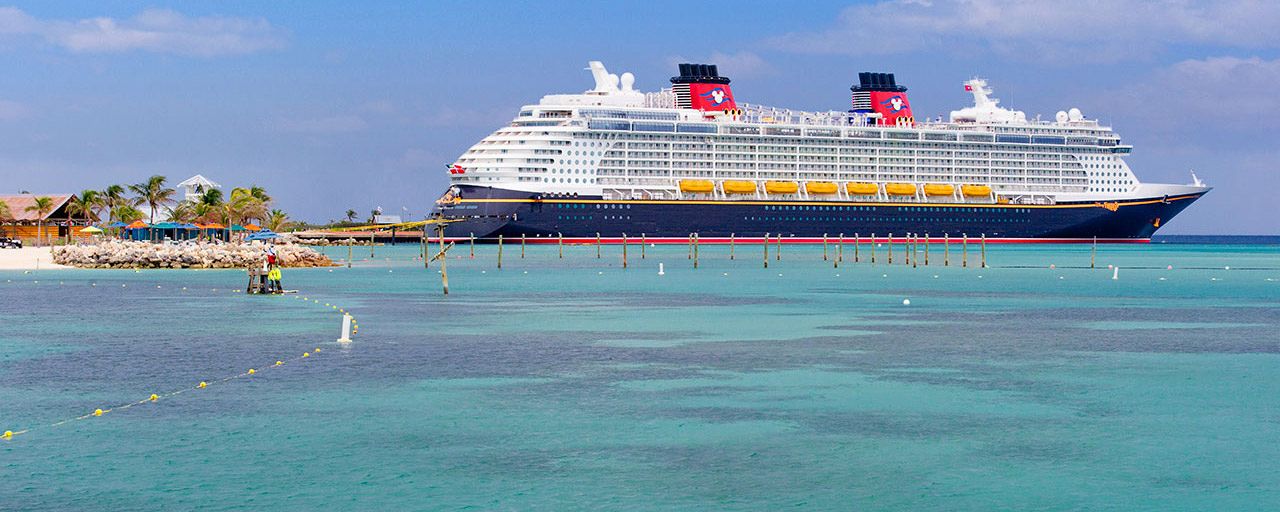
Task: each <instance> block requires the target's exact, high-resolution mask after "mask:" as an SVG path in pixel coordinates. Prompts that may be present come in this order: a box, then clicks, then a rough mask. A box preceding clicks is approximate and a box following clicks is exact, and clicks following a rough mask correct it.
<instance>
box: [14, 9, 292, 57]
mask: <svg viewBox="0 0 1280 512" xmlns="http://www.w3.org/2000/svg"><path fill="white" fill-rule="evenodd" d="M4 36H8V37H33V38H37V39H39V40H41V41H43V42H45V43H48V44H52V45H54V46H58V47H61V48H64V49H66V50H69V51H71V52H75V53H122V52H129V51H147V52H154V53H169V54H175V55H187V56H197V57H216V56H221V55H240V54H247V53H254V52H258V51H262V50H270V49H276V48H280V47H283V46H284V42H285V37H284V34H283V33H282V31H281V30H279V29H277V28H275V27H273V26H272V25H271V24H270V23H268V22H267V21H266V20H263V19H260V18H254V19H251V18H233V17H222V16H203V17H194V18H193V17H188V16H185V15H183V14H181V13H178V12H176V11H172V10H168V9H148V10H145V11H142V12H140V13H138V15H136V16H134V17H132V18H128V19H116V18H107V17H100V18H86V19H80V20H41V19H38V18H35V17H32V16H30V15H28V14H26V13H25V12H23V11H22V10H19V9H16V8H12V7H4V8H0V37H4Z"/></svg>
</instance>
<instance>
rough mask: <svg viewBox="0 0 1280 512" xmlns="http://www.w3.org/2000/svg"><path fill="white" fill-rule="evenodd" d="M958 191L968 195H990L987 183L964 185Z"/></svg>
mask: <svg viewBox="0 0 1280 512" xmlns="http://www.w3.org/2000/svg"><path fill="white" fill-rule="evenodd" d="M960 192H961V193H963V194H964V195H966V196H968V197H991V187H989V186H987V185H964V186H961V187H960Z"/></svg>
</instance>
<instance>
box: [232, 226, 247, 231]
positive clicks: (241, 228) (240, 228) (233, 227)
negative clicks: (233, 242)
mask: <svg viewBox="0 0 1280 512" xmlns="http://www.w3.org/2000/svg"><path fill="white" fill-rule="evenodd" d="M231 230H232V231H245V229H244V226H241V225H239V224H232V225H231Z"/></svg>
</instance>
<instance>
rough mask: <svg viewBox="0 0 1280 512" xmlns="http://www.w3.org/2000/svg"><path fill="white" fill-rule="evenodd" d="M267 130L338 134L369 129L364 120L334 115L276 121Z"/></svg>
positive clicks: (356, 117)
mask: <svg viewBox="0 0 1280 512" xmlns="http://www.w3.org/2000/svg"><path fill="white" fill-rule="evenodd" d="M268 128H270V129H273V130H275V131H280V132H290V133H310V134H338V133H354V132H362V131H364V130H366V129H368V128H369V123H367V122H365V120H364V118H362V117H360V116H355V115H336V116H329V117H317V118H305V119H285V118H281V119H276V120H275V121H274V122H272V123H270V124H269V126H268Z"/></svg>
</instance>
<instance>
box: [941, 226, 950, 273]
mask: <svg viewBox="0 0 1280 512" xmlns="http://www.w3.org/2000/svg"><path fill="white" fill-rule="evenodd" d="M942 266H944V267H950V266H951V234H950V233H943V234H942Z"/></svg>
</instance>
